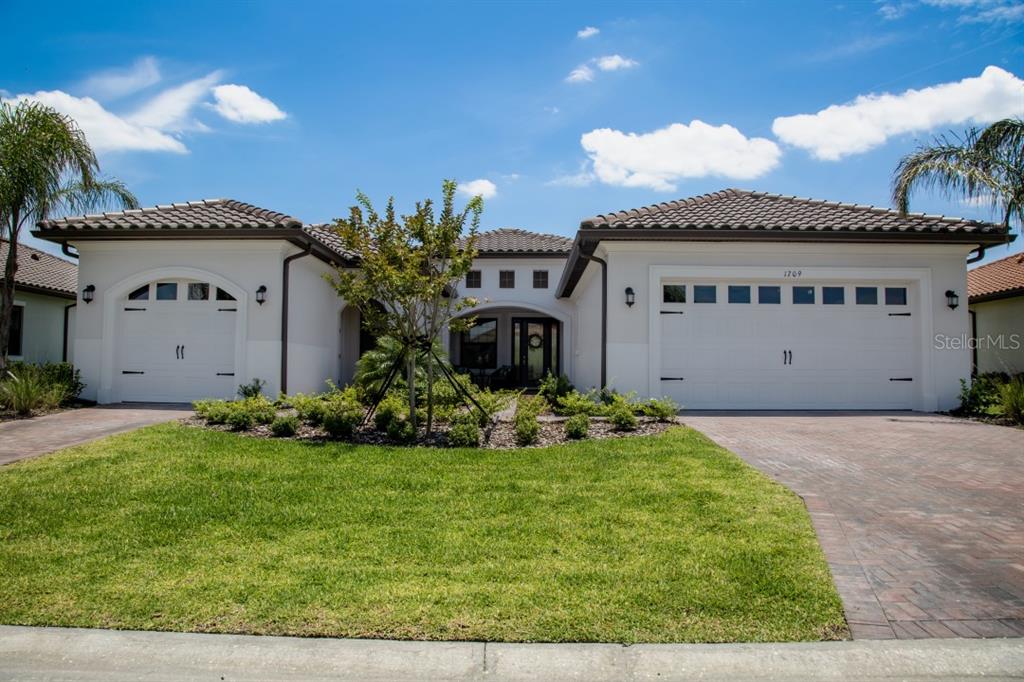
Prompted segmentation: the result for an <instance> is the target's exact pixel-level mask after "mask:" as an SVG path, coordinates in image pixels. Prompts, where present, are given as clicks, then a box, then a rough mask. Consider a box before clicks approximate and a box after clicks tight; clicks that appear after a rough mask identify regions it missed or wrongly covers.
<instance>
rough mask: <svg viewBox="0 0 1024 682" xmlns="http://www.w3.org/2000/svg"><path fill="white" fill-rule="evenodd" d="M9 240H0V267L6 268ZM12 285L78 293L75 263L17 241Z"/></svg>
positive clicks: (66, 293) (59, 292) (76, 266)
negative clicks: (15, 268)
mask: <svg viewBox="0 0 1024 682" xmlns="http://www.w3.org/2000/svg"><path fill="white" fill-rule="evenodd" d="M8 250H9V242H8V241H7V240H6V239H3V240H0V268H3V269H4V270H6V268H7V252H8ZM14 283H15V286H18V285H20V286H23V287H32V288H34V289H42V290H44V291H52V292H54V293H56V294H63V295H68V294H70V295H71V297H75V296H77V291H78V265H76V264H75V263H72V262H70V261H66V260H64V259H63V258H58V257H57V256H52V255H50V254H48V253H46V252H45V251H40V250H39V249H33V248H32V247H31V246H25V245H24V244H18V269H17V270H16V271H15V273H14Z"/></svg>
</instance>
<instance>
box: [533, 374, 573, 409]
mask: <svg viewBox="0 0 1024 682" xmlns="http://www.w3.org/2000/svg"><path fill="white" fill-rule="evenodd" d="M574 390H576V389H575V388H573V385H572V383H570V382H569V377H567V376H565V375H564V374H559V375H558V376H557V377H556V376H555V375H554V374H552V373H551V372H548V373H547V374H545V375H544V378H543V379H541V380H540V387H539V390H538V394H539V395H540V396H541V397H543V398H544V399H545V400H547V401H548V402H549V403H551V404H552V405H554V404H555V403H556V401H557V400H558V398H561V397H562V396H564V395H568V394H569V393H570V392H572V391H574Z"/></svg>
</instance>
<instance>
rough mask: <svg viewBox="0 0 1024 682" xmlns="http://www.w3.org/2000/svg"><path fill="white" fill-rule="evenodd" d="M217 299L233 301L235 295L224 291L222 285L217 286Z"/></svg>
mask: <svg viewBox="0 0 1024 682" xmlns="http://www.w3.org/2000/svg"><path fill="white" fill-rule="evenodd" d="M217 300H218V301H233V300H235V297H234V296H232V295H231V294H229V293H228V292H226V291H224V290H223V289H221V288H220V287H217Z"/></svg>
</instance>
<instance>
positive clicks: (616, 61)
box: [594, 54, 637, 71]
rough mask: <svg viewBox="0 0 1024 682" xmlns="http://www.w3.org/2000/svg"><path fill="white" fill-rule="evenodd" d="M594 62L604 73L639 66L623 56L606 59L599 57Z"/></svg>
mask: <svg viewBox="0 0 1024 682" xmlns="http://www.w3.org/2000/svg"><path fill="white" fill-rule="evenodd" d="M594 62H595V63H596V64H597V68H599V69H601V70H602V71H618V70H619V69H632V68H633V67H634V66H636V65H637V62H636V61H634V60H632V59H626V58H625V57H623V56H622V55H617V54H610V55H606V56H604V57H598V58H597V59H596V60H594Z"/></svg>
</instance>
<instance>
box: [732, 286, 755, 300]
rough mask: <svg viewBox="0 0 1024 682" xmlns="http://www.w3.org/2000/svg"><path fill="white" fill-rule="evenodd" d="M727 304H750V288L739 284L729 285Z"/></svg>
mask: <svg viewBox="0 0 1024 682" xmlns="http://www.w3.org/2000/svg"><path fill="white" fill-rule="evenodd" d="M729 303H750V287H748V286H744V285H741V284H730V285H729Z"/></svg>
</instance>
